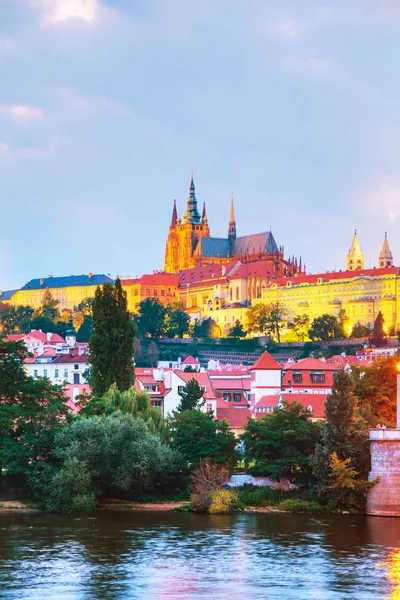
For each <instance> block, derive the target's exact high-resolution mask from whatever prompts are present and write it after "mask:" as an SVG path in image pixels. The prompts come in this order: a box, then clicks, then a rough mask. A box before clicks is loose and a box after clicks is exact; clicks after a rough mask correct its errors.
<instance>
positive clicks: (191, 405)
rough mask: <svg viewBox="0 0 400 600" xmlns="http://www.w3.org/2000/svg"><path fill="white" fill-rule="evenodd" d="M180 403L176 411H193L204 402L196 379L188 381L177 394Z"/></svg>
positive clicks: (202, 393) (202, 392)
mask: <svg viewBox="0 0 400 600" xmlns="http://www.w3.org/2000/svg"><path fill="white" fill-rule="evenodd" d="M178 394H179V396H180V397H181V401H180V403H179V406H178V411H179V412H183V411H184V410H194V409H195V408H200V407H201V406H203V404H204V402H205V400H204V398H203V396H204V390H203V388H202V387H201V386H200V384H199V382H198V381H197V380H196V379H194V378H193V379H190V381H188V382H187V384H186V385H185V386H183V388H182V389H181V390H180V391H179V392H178Z"/></svg>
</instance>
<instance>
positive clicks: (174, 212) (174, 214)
mask: <svg viewBox="0 0 400 600" xmlns="http://www.w3.org/2000/svg"><path fill="white" fill-rule="evenodd" d="M177 222H178V213H177V210H176V200H174V208H173V209H172V219H171V227H176V224H177Z"/></svg>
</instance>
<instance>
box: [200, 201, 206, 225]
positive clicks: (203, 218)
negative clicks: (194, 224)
mask: <svg viewBox="0 0 400 600" xmlns="http://www.w3.org/2000/svg"><path fill="white" fill-rule="evenodd" d="M201 223H202V225H208V219H207V211H206V203H205V202H203V214H202V216H201Z"/></svg>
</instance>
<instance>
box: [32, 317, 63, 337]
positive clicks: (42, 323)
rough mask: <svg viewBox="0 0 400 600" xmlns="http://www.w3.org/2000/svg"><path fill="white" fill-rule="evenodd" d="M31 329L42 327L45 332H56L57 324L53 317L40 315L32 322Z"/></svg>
mask: <svg viewBox="0 0 400 600" xmlns="http://www.w3.org/2000/svg"><path fill="white" fill-rule="evenodd" d="M30 327H31V331H33V330H34V329H36V330H39V329H41V330H42V331H43V332H44V333H56V329H57V325H56V324H55V323H54V321H53V320H52V319H49V318H48V317H44V316H42V315H38V316H37V317H34V318H33V319H32V320H31V322H30Z"/></svg>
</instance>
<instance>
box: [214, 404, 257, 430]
mask: <svg viewBox="0 0 400 600" xmlns="http://www.w3.org/2000/svg"><path fill="white" fill-rule="evenodd" d="M251 416H252V413H251V412H250V411H249V410H248V409H247V408H234V407H233V406H227V407H221V408H217V419H218V421H222V420H225V421H226V422H227V423H228V425H229V426H230V427H238V428H241V429H242V428H244V427H246V425H247V421H248V420H249V419H250V418H251Z"/></svg>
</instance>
